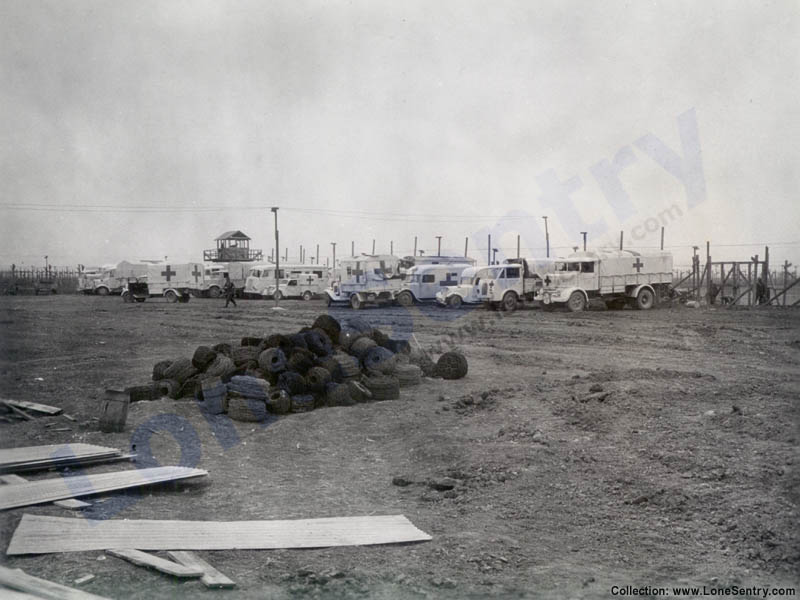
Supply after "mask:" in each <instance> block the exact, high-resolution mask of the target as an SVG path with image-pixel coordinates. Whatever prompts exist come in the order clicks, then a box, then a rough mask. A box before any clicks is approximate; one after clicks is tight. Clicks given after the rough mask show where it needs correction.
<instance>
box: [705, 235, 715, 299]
mask: <svg viewBox="0 0 800 600" xmlns="http://www.w3.org/2000/svg"><path fill="white" fill-rule="evenodd" d="M706 277H707V280H706V301H707V302H708V304H711V303H712V300H713V299H714V298H713V294H712V291H711V242H708V241H707V242H706Z"/></svg>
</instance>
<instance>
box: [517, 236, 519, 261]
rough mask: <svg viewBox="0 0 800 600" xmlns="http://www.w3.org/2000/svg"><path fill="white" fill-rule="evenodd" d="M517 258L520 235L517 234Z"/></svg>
mask: <svg viewBox="0 0 800 600" xmlns="http://www.w3.org/2000/svg"><path fill="white" fill-rule="evenodd" d="M517 258H519V234H517Z"/></svg>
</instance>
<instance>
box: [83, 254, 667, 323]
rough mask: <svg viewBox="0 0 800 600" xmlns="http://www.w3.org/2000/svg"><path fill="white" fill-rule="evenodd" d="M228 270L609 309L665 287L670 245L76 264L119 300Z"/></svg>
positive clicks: (328, 287) (199, 292)
mask: <svg viewBox="0 0 800 600" xmlns="http://www.w3.org/2000/svg"><path fill="white" fill-rule="evenodd" d="M276 271H277V272H276ZM226 274H227V275H228V276H229V277H230V279H231V281H232V282H233V283H234V285H235V287H236V289H237V293H238V294H239V295H240V296H244V297H250V298H276V297H277V298H278V299H281V298H302V299H304V300H310V299H312V298H314V297H318V296H324V298H325V300H326V302H327V304H328V305H329V306H330V305H345V306H350V307H351V308H353V309H360V308H363V307H365V306H369V305H373V306H385V305H392V304H400V305H403V306H411V305H413V304H417V303H427V302H430V303H438V304H440V305H442V306H447V307H450V308H458V307H460V306H462V305H464V304H486V305H488V306H490V307H492V308H502V309H503V310H514V309H516V308H517V307H518V306H520V305H521V304H525V303H532V302H538V303H541V305H542V306H543V308H545V309H551V308H554V307H556V306H559V305H562V306H566V307H567V308H568V309H569V310H572V311H580V310H584V309H585V308H586V307H587V306H588V304H589V303H590V302H591V301H592V300H600V301H603V302H605V303H606V305H607V306H608V307H609V308H612V309H618V308H623V307H625V306H631V307H634V308H639V309H648V308H651V307H652V306H653V305H654V304H655V303H656V302H657V300H658V298H659V297H661V296H664V295H666V294H668V293H669V288H670V285H671V283H672V255H671V254H670V253H668V252H656V253H651V254H642V253H640V252H636V251H633V250H595V251H589V252H586V251H584V252H576V253H574V254H572V255H570V256H568V257H566V258H556V259H549V258H548V259H530V258H514V259H508V260H506V261H504V262H503V263H502V264H497V265H484V266H477V265H476V264H475V260H474V259H471V258H467V257H460V256H424V257H405V258H401V257H397V256H392V255H367V254H362V255H360V256H353V257H348V258H345V259H342V260H341V261H340V263H339V265H337V267H336V269H330V268H328V267H323V266H321V265H303V264H285V265H284V264H282V265H280V267H276V265H275V264H273V263H263V264H252V263H249V262H231V263H211V264H203V263H183V264H171V263H165V262H142V263H129V262H126V261H123V262H121V263H119V264H117V265H112V266H109V267H107V268H103V269H96V270H86V271H84V273H83V274H82V277H81V280H80V284H79V285H80V286H81V289H82V290H83V291H84V292H86V293H93V294H98V295H107V294H112V293H119V294H122V296H123V298H124V299H125V300H126V301H137V302H143V301H144V300H145V299H146V298H149V297H153V296H161V297H164V298H165V299H166V300H168V301H170V302H178V301H184V302H185V301H188V299H189V298H190V297H191V296H207V297H218V296H220V295H221V293H222V288H223V281H224V276H225V275H226ZM276 275H277V282H276Z"/></svg>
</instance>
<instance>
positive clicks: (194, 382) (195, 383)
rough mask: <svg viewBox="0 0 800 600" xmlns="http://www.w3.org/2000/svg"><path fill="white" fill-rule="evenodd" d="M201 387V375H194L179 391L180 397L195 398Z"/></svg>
mask: <svg viewBox="0 0 800 600" xmlns="http://www.w3.org/2000/svg"><path fill="white" fill-rule="evenodd" d="M200 389H201V388H200V376H199V375H192V376H191V377H189V379H187V380H186V381H184V382H183V385H182V386H181V389H180V390H179V391H178V398H195V397H197V393H198V392H199V391H200Z"/></svg>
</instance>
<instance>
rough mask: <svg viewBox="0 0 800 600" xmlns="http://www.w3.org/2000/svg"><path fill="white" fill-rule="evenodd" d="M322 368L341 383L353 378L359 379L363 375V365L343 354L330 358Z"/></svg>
mask: <svg viewBox="0 0 800 600" xmlns="http://www.w3.org/2000/svg"><path fill="white" fill-rule="evenodd" d="M322 366H323V367H325V368H326V369H328V371H330V373H331V377H332V378H333V380H334V381H336V382H339V383H341V382H342V381H344V380H346V379H350V378H352V377H358V375H359V374H360V373H361V365H360V364H359V363H358V360H356V358H355V357H353V356H350V355H349V354H344V353H341V352H339V353H336V354H334V355H332V356H329V357H328V358H327V359H325V362H324V363H323V364H322Z"/></svg>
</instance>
